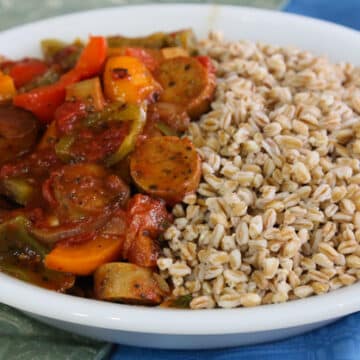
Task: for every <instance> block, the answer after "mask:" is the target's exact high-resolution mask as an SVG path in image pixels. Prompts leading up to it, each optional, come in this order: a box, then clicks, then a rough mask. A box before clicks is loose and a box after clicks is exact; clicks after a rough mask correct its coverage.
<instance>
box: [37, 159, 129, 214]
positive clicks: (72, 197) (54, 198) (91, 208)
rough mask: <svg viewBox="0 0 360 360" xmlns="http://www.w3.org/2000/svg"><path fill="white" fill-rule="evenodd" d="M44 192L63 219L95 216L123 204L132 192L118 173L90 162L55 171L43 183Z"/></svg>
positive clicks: (66, 166) (67, 166)
mask: <svg viewBox="0 0 360 360" xmlns="http://www.w3.org/2000/svg"><path fill="white" fill-rule="evenodd" d="M43 194H44V197H45V198H46V200H48V202H49V204H50V205H51V206H52V207H53V208H54V210H55V212H56V213H57V214H58V215H59V216H60V217H61V218H65V219H69V220H77V219H82V218H83V217H84V216H89V215H90V216H92V215H93V216H96V215H98V214H99V213H101V212H103V211H104V210H105V209H106V208H109V206H112V205H115V204H118V205H120V206H121V205H124V204H125V203H126V201H127V199H128V198H129V195H130V191H129V187H128V186H127V185H126V184H125V183H124V182H123V181H122V180H121V179H120V178H119V177H118V176H116V175H113V174H111V173H109V172H108V171H107V170H105V168H103V167H102V166H99V165H95V164H91V163H90V164H74V165H65V166H63V167H61V168H60V169H59V170H56V171H54V172H53V173H52V174H51V176H50V178H49V179H48V180H47V181H46V182H45V183H44V185H43Z"/></svg>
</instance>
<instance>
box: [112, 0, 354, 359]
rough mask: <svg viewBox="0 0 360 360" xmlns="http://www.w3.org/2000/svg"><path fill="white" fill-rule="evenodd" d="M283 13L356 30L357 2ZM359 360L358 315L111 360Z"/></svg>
mask: <svg viewBox="0 0 360 360" xmlns="http://www.w3.org/2000/svg"><path fill="white" fill-rule="evenodd" d="M284 10H285V11H286V12H293V13H297V14H302V15H307V16H312V17H316V18H320V19H324V20H329V21H333V22H336V23H339V24H342V25H345V26H349V27H353V28H355V29H358V30H360V0H292V1H290V2H289V3H288V5H287V6H286V7H285V9H284ZM202 359H204V360H205V359H206V360H242V359H244V360H282V359H286V360H359V359H360V313H357V314H354V315H350V316H348V317H346V318H344V319H342V320H340V321H338V322H336V323H334V324H331V325H329V326H326V327H324V328H322V329H319V330H315V331H312V332H310V333H307V334H304V335H301V336H297V337H293V338H290V339H288V340H284V341H280V342H276V343H271V344H263V345H257V346H246V347H239V348H231V349H221V350H203V351H168V350H152V349H144V348H135V347H128V346H122V345H121V346H117V347H116V348H115V349H114V351H113V354H112V356H111V360H202Z"/></svg>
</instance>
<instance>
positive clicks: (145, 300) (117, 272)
mask: <svg viewBox="0 0 360 360" xmlns="http://www.w3.org/2000/svg"><path fill="white" fill-rule="evenodd" d="M94 283H95V284H94V285H95V296H96V297H97V298H98V299H100V300H107V301H120V302H126V303H131V304H147V305H156V304H159V303H161V302H162V300H163V299H164V297H165V296H166V295H168V294H169V293H170V290H169V287H168V285H167V283H166V282H165V280H164V279H162V278H161V277H160V276H159V275H158V274H156V273H154V272H152V271H151V270H150V269H148V268H142V267H140V266H137V265H134V264H129V263H121V262H114V263H108V264H104V265H102V266H100V267H99V268H98V269H97V270H96V272H95V275H94Z"/></svg>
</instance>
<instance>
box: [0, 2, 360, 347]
mask: <svg viewBox="0 0 360 360" xmlns="http://www.w3.org/2000/svg"><path fill="white" fill-rule="evenodd" d="M184 27H192V28H194V30H195V31H196V33H197V34H198V36H200V37H201V36H205V35H206V33H207V32H208V31H209V30H210V29H217V30H222V31H223V32H224V33H225V36H226V37H227V38H229V39H234V40H235V39H239V38H241V39H249V40H259V41H264V42H269V43H273V44H280V45H296V46H299V47H301V48H304V49H308V50H311V51H313V52H315V53H317V54H327V55H328V56H329V57H330V58H331V59H332V60H334V61H351V62H353V63H355V64H357V65H360V33H359V32H356V31H353V30H350V29H347V28H344V27H340V26H337V25H333V24H330V23H326V22H322V21H317V20H313V19H309V18H304V17H299V16H294V15H288V14H283V13H278V12H271V11H261V10H256V9H250V8H241V7H230V6H211V5H181V4H178V5H145V6H131V7H121V8H110V9H104V10H96V11H89V12H85V13H79V14H73V15H69V16H63V17H58V18H55V19H50V20H45V21H41V22H37V23H33V24H29V25H25V26H21V27H18V28H15V29H11V30H9V31H6V32H3V33H0V53H2V54H6V55H8V56H12V57H21V56H24V55H29V54H33V55H36V53H37V52H38V51H39V46H38V42H39V40H40V39H42V38H45V37H57V38H61V39H68V40H72V39H73V38H74V37H76V36H82V37H86V36H87V35H88V34H89V33H93V34H115V33H122V34H128V35H139V34H147V33H150V32H153V31H158V30H176V29H180V28H184ZM359 299H360V283H359V284H356V285H353V286H350V287H348V288H343V289H340V290H337V291H335V292H332V293H329V294H326V295H322V296H317V297H311V298H308V299H305V300H297V301H293V302H289V303H285V304H281V305H266V306H261V307H256V308H243V309H232V310H202V311H189V310H170V309H160V308H145V307H139V306H128V305H119V304H111V303H105V302H99V301H95V300H87V299H81V298H76V297H72V296H68V295H62V294H57V293H55V292H51V291H47V290H43V289H41V288H38V287H35V286H31V285H28V284H26V283H23V282H20V281H18V280H16V279H13V278H10V277H8V276H6V275H4V274H0V301H1V302H3V303H5V304H8V305H11V306H14V307H16V308H18V309H20V310H22V311H25V312H27V313H28V314H29V315H30V316H33V317H36V318H38V319H40V320H41V321H44V322H46V323H49V324H52V325H54V326H57V327H60V328H63V329H67V330H71V331H73V332H76V333H79V334H82V335H88V336H91V337H94V338H97V339H102V340H107V341H111V342H116V343H123V344H130V345H138V346H148V347H159V348H182V349H195V348H214V347H226V346H235V345H244V344H251V343H260V342H265V341H273V340H278V339H282V338H285V337H288V336H291V335H296V334H299V333H302V332H305V331H308V330H310V329H314V328H317V327H319V326H321V325H324V324H326V323H329V322H331V321H334V320H336V319H338V318H339V317H341V316H344V315H346V314H350V313H353V312H355V311H359V310H360V300H359Z"/></svg>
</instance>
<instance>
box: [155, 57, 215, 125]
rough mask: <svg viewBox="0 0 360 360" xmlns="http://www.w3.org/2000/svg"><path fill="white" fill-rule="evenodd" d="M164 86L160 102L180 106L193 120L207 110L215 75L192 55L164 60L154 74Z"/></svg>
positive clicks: (213, 88) (212, 91)
mask: <svg viewBox="0 0 360 360" xmlns="http://www.w3.org/2000/svg"><path fill="white" fill-rule="evenodd" d="M155 78H156V79H157V80H158V82H159V83H160V85H161V86H162V88H163V92H162V93H161V95H160V101H162V102H168V103H174V104H178V105H183V106H184V107H185V109H186V111H187V112H188V114H189V115H190V117H191V118H192V119H196V118H198V117H199V116H200V115H201V114H203V113H204V112H206V111H207V110H208V109H209V106H210V103H211V100H212V98H213V95H214V91H215V75H214V74H213V73H212V72H210V71H208V69H207V68H206V67H205V66H203V65H202V64H201V62H200V61H199V60H197V59H196V58H193V57H175V58H170V59H167V60H164V61H163V62H162V63H161V64H160V66H159V68H158V70H157V71H156V73H155Z"/></svg>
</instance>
